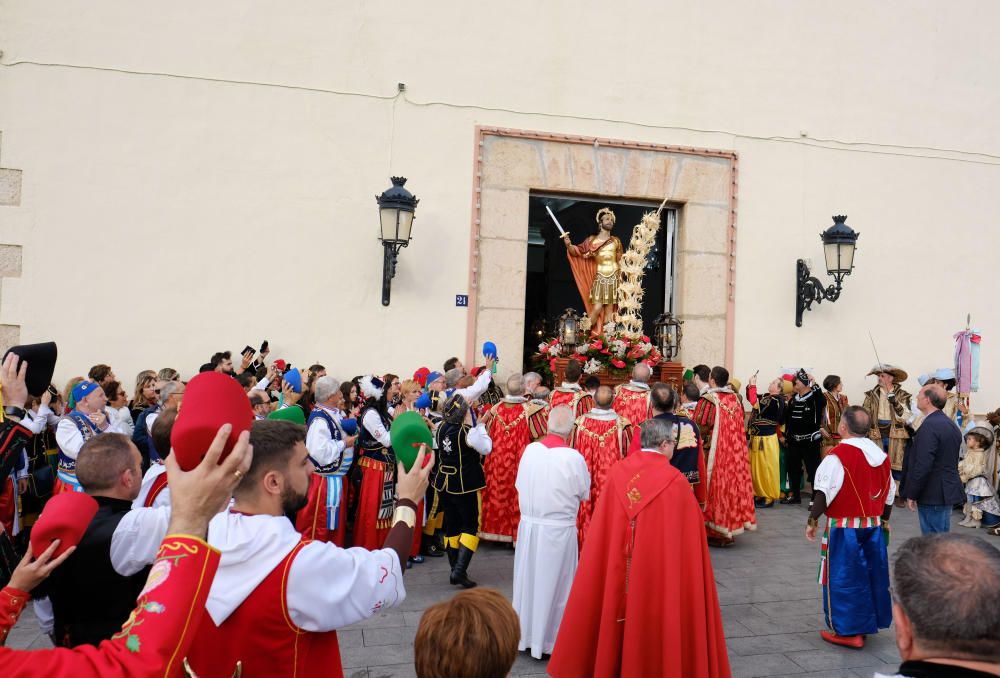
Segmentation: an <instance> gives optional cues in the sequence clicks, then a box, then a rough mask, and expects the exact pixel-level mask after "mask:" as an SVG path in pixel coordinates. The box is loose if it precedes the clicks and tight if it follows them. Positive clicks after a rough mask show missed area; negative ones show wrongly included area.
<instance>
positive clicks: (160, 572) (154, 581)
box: [139, 556, 180, 598]
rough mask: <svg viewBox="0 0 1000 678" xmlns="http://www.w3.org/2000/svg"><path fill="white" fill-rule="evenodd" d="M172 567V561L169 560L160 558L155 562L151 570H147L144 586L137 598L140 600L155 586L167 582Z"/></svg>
mask: <svg viewBox="0 0 1000 678" xmlns="http://www.w3.org/2000/svg"><path fill="white" fill-rule="evenodd" d="M177 557H180V556H177ZM172 567H173V559H171V558H161V559H160V560H157V561H156V563H155V564H154V565H153V567H152V569H150V570H149V576H148V577H146V585H145V586H143V587H142V591H141V592H140V593H139V597H140V598H141V597H143V596H145V595H146V594H148V593H149V592H150V591H152V590H153V589H155V588H156V587H157V586H159V585H160V584H162V583H163V582H165V581H167V577H169V576H170V570H171V568H172Z"/></svg>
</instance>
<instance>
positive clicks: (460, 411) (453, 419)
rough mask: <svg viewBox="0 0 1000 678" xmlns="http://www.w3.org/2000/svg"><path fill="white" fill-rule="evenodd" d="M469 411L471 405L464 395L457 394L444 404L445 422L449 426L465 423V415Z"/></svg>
mask: <svg viewBox="0 0 1000 678" xmlns="http://www.w3.org/2000/svg"><path fill="white" fill-rule="evenodd" d="M468 411H469V403H468V402H466V400H465V398H464V397H462V394H460V393H456V394H455V395H453V396H452V397H450V398H448V401H447V402H446V403H445V404H444V420H445V421H447V422H448V423H449V424H461V423H462V422H463V421H465V413H466V412H468Z"/></svg>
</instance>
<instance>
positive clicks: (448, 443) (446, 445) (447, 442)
mask: <svg viewBox="0 0 1000 678" xmlns="http://www.w3.org/2000/svg"><path fill="white" fill-rule="evenodd" d="M441 447H443V448H444V451H445V452H451V439H450V438H445V439H444V440H442V441H441Z"/></svg>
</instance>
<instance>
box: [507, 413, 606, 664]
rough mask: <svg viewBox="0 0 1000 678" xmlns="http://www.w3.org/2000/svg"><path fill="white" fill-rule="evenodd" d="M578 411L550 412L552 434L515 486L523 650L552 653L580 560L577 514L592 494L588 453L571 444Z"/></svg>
mask: <svg viewBox="0 0 1000 678" xmlns="http://www.w3.org/2000/svg"><path fill="white" fill-rule="evenodd" d="M573 419H574V417H573V410H572V409H570V408H569V407H567V406H565V405H561V406H558V407H554V408H552V411H551V412H550V413H549V422H548V424H549V427H548V435H546V436H545V437H544V438H542V439H541V440H539V441H537V442H533V443H531V444H529V445H528V446H527V447H526V448H525V449H524V454H523V455H522V456H521V462H520V465H519V466H518V469H517V480H516V481H515V486H516V487H517V492H518V503H519V505H520V508H521V523H520V526H519V527H518V531H517V535H518V536H517V549H516V551H515V554H514V600H513V603H514V609H515V610H516V611H517V616H518V617H519V618H520V620H521V642H520V644H519V646H518V649H519V650H525V649H528V648H531V656H532V657H534V658H535V659H541V658H542V655H543V654H551V652H552V648H553V646H554V645H555V642H556V635H557V634H558V632H559V623H560V622H561V621H562V616H563V611H564V610H565V609H566V601H567V599H568V598H569V591H570V588H571V587H572V585H573V576H574V575H575V574H576V566H577V562H578V561H579V550H578V548H577V539H576V516H577V513H578V512H579V510H580V502H582V501H585V500H587V499H589V498H590V473H589V472H588V471H587V464H586V462H585V461H584V460H583V456H582V455H581V454H580V453H579V452H577V451H576V450H574V449H573V448H571V447H567V446H566V437H567V436H568V435H569V432H570V430H571V429H572V428H573Z"/></svg>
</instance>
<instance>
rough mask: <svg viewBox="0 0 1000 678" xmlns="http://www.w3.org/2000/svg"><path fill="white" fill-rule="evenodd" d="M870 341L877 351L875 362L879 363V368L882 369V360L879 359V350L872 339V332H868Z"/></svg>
mask: <svg viewBox="0 0 1000 678" xmlns="http://www.w3.org/2000/svg"><path fill="white" fill-rule="evenodd" d="M868 340H869V341H871V342H872V350H873V351H875V360H876V361H878V368H879V369H880V370H881V369H882V359H881V358H879V357H878V349H877V348H875V340H874V339H872V331H871V330H868Z"/></svg>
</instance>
